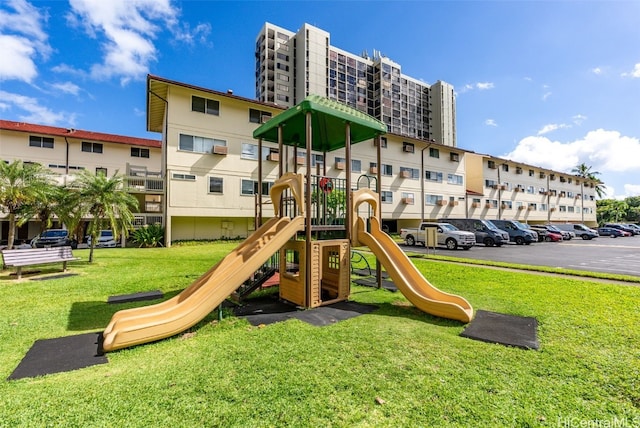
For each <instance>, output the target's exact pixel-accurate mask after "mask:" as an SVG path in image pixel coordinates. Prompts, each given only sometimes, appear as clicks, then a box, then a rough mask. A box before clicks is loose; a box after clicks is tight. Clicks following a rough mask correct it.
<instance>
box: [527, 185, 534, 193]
mask: <svg viewBox="0 0 640 428" xmlns="http://www.w3.org/2000/svg"><path fill="white" fill-rule="evenodd" d="M527 193H531V194H533V193H536V189H535V187H533V186H527Z"/></svg>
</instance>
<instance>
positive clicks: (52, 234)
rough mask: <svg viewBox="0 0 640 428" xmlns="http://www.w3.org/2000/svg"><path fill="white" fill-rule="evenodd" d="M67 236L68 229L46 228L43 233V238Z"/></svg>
mask: <svg viewBox="0 0 640 428" xmlns="http://www.w3.org/2000/svg"><path fill="white" fill-rule="evenodd" d="M66 236H67V231H66V230H45V231H44V232H43V233H42V237H43V238H64V237H66Z"/></svg>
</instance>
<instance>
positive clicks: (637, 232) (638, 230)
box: [626, 223, 640, 235]
mask: <svg viewBox="0 0 640 428" xmlns="http://www.w3.org/2000/svg"><path fill="white" fill-rule="evenodd" d="M626 226H627V227H630V228H631V229H633V230H635V231H636V233H635V234H636V235H640V226H638V225H637V224H633V223H628V224H626Z"/></svg>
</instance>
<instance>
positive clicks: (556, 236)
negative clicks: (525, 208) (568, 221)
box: [531, 224, 571, 242]
mask: <svg viewBox="0 0 640 428" xmlns="http://www.w3.org/2000/svg"><path fill="white" fill-rule="evenodd" d="M531 228H532V229H533V230H535V231H536V232H538V233H539V234H542V236H543V237H542V239H541V240H542V241H545V242H558V241H563V240H565V239H571V235H570V234H569V232H566V231H564V230H560V229H558V228H557V227H555V226H551V225H542V224H540V225H534V226H531Z"/></svg>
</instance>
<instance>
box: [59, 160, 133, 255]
mask: <svg viewBox="0 0 640 428" xmlns="http://www.w3.org/2000/svg"><path fill="white" fill-rule="evenodd" d="M69 189H70V190H71V191H72V192H75V195H74V196H71V197H70V198H71V199H70V200H71V201H73V200H75V201H77V205H78V206H79V207H80V209H79V212H80V213H82V214H88V215H89V216H90V217H91V222H90V224H89V236H91V245H90V250H89V263H91V262H93V250H94V248H95V245H96V242H98V235H99V234H100V230H102V229H103V228H104V227H105V225H106V226H108V227H109V228H111V230H113V233H114V235H115V236H116V238H117V237H118V236H120V235H124V236H125V237H126V236H128V235H129V230H130V229H132V227H133V212H135V211H137V210H138V201H137V199H136V198H134V197H133V196H132V195H131V194H130V193H128V191H127V188H126V185H125V177H124V175H121V174H118V172H117V171H116V173H115V174H114V175H113V176H112V177H111V178H109V177H107V176H106V175H105V174H94V173H92V172H89V171H87V170H83V171H81V172H80V174H78V175H77V177H76V179H75V180H74V181H73V182H72V183H71V184H70V185H69Z"/></svg>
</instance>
